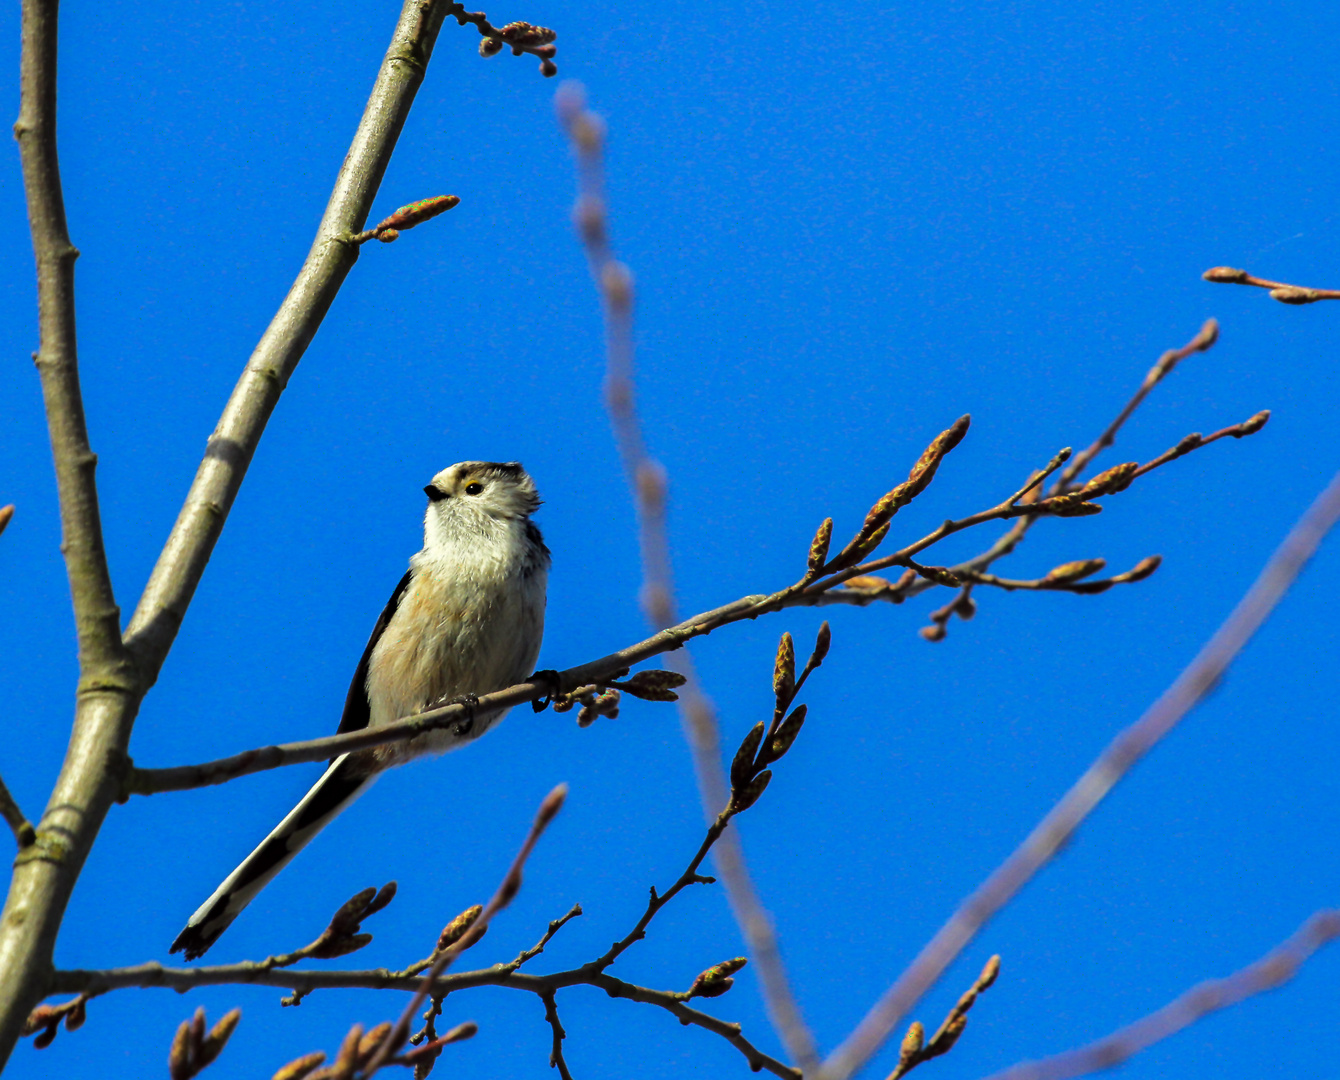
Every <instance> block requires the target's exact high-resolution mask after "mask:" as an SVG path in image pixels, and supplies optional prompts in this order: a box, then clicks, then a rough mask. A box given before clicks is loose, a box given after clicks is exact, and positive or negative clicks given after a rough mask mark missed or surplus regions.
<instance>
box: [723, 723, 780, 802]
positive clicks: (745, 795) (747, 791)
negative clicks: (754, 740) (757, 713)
mask: <svg viewBox="0 0 1340 1080" xmlns="http://www.w3.org/2000/svg"><path fill="white" fill-rule="evenodd" d="M760 726H762V725H760ZM771 780H772V772H771V770H768V769H764V770H763V772H761V773H759V774H758V775H757V776H756V777H754V778H753V779H752V780H750V781H749V783H748V784H747V785H746V786H745V788H744V790H743V791H738V790H737V791H735V792H733V793H732V794H731V809H733V810H734V811H735V812H736V813H737V814H739V813H743V812H744V811H745V810H748V809H749V808H750V807H751V806H753V805H754V803H756V802H758V799H759V796H760V795H762V794H763V792H764V791H765V790H767V787H768V783H769V781H771Z"/></svg>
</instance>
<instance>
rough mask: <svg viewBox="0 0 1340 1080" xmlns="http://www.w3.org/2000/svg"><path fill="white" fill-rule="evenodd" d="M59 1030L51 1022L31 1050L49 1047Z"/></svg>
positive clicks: (174, 1076) (56, 1025)
mask: <svg viewBox="0 0 1340 1080" xmlns="http://www.w3.org/2000/svg"><path fill="white" fill-rule="evenodd" d="M183 1026H186V1025H185V1022H184V1021H183ZM59 1030H60V1025H59V1024H58V1023H56V1022H52V1023H50V1024H48V1025H47V1026H46V1028H45V1030H43V1031H41V1032H39V1033H38V1034H37V1036H36V1037H35V1038H34V1039H33V1049H34V1050H45V1049H46V1048H47V1047H48V1046H50V1045H51V1044H52V1043H53V1042H55V1041H56V1032H57V1031H59ZM170 1062H171V1059H169V1063H170ZM172 1077H173V1080H176V1074H175V1073H173V1074H172Z"/></svg>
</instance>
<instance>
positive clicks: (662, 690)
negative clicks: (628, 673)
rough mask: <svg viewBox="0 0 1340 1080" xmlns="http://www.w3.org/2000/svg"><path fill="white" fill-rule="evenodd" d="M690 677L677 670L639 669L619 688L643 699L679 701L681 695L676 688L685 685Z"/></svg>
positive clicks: (620, 684)
mask: <svg viewBox="0 0 1340 1080" xmlns="http://www.w3.org/2000/svg"><path fill="white" fill-rule="evenodd" d="M686 682H688V679H686V678H685V677H684V676H683V675H681V674H679V672H677V671H662V670H660V669H652V670H650V671H639V672H638V673H637V674H636V675H634V676H633V677H632V678H631V679H629V680H628V681H627V682H621V683H619V689H621V690H624V691H626V692H627V693H630V694H632V695H633V697H635V698H641V699H642V700H643V701H678V700H679V695H678V694H676V693H675V691H674V688H675V687H679V686H683V685H684V684H685V683H686Z"/></svg>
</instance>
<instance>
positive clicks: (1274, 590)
mask: <svg viewBox="0 0 1340 1080" xmlns="http://www.w3.org/2000/svg"><path fill="white" fill-rule="evenodd" d="M1337 520H1340V473H1337V474H1336V476H1335V477H1334V478H1333V479H1332V480H1331V483H1330V485H1329V486H1328V487H1327V488H1326V490H1325V491H1323V492H1322V493H1321V494H1320V495H1319V496H1318V497H1317V499H1316V501H1315V502H1313V504H1312V506H1311V507H1309V508H1308V510H1307V512H1306V513H1305V514H1304V515H1303V517H1302V519H1301V520H1300V521H1299V522H1298V524H1297V525H1295V526H1294V528H1293V530H1292V531H1291V532H1290V533H1289V535H1288V536H1287V537H1286V538H1285V540H1284V542H1283V543H1282V544H1280V546H1279V548H1277V549H1276V551H1275V553H1274V554H1273V555H1272V556H1271V557H1270V561H1269V562H1268V563H1267V564H1266V566H1265V569H1263V570H1262V571H1261V574H1260V576H1259V577H1258V578H1257V579H1256V581H1255V582H1254V583H1253V585H1252V587H1251V589H1250V590H1248V592H1247V595H1246V596H1244V597H1243V599H1242V600H1241V601H1240V602H1239V604H1238V606H1237V607H1236V608H1234V610H1233V613H1232V614H1231V615H1229V617H1228V618H1227V619H1226V620H1225V621H1224V623H1223V625H1221V626H1220V627H1219V629H1218V630H1217V631H1216V632H1215V634H1214V636H1213V637H1212V638H1211V639H1210V640H1209V642H1208V643H1207V644H1206V645H1205V647H1204V648H1202V649H1201V651H1200V653H1199V654H1198V655H1197V656H1196V658H1195V659H1194V660H1193V661H1192V662H1191V664H1189V665H1188V666H1187V668H1186V669H1185V670H1184V671H1183V672H1182V674H1181V675H1179V676H1178V677H1177V679H1176V681H1174V683H1173V684H1172V686H1170V687H1169V688H1168V689H1167V690H1166V691H1165V692H1164V694H1163V695H1162V696H1161V697H1160V698H1159V699H1158V701H1156V702H1155V703H1154V704H1153V705H1152V706H1151V707H1150V709H1149V710H1148V711H1147V712H1146V713H1145V714H1144V716H1142V717H1141V718H1140V719H1139V720H1138V721H1136V722H1135V723H1134V724H1132V725H1131V726H1130V727H1128V728H1127V729H1126V730H1124V731H1122V732H1121V733H1120V734H1119V735H1118V736H1117V737H1116V738H1115V739H1113V740H1112V742H1111V743H1109V744H1108V746H1107V748H1106V749H1105V750H1104V751H1103V752H1102V754H1101V755H1099V757H1098V759H1097V760H1096V761H1095V762H1094V763H1093V764H1092V765H1091V766H1090V767H1089V768H1088V770H1087V771H1086V772H1085V773H1084V775H1083V776H1081V777H1080V778H1079V780H1078V781H1077V782H1076V783H1075V784H1074V786H1073V787H1071V789H1070V790H1069V791H1068V792H1066V794H1065V795H1064V796H1063V797H1062V799H1061V801H1060V802H1058V803H1057V804H1056V806H1055V807H1054V808H1053V809H1052V810H1051V811H1050V812H1049V813H1048V814H1047V816H1046V817H1044V818H1043V819H1042V821H1041V822H1040V823H1039V824H1038V825H1037V827H1036V828H1034V829H1033V831H1032V832H1031V833H1030V834H1029V836H1028V838H1027V839H1026V840H1025V841H1024V842H1023V843H1022V844H1021V845H1020V846H1019V847H1018V848H1017V849H1015V851H1014V852H1013V853H1012V854H1011V855H1010V856H1009V858H1007V859H1006V860H1005V862H1003V863H1002V864H1001V865H1000V866H999V867H998V868H997V869H996V870H995V871H994V872H992V874H991V875H990V877H988V878H987V880H986V881H985V882H983V883H982V885H981V886H979V887H978V889H977V890H976V891H975V892H974V893H973V894H972V895H971V896H970V897H968V899H967V900H965V901H964V902H963V904H962V905H961V906H960V907H959V909H958V911H956V912H955V913H954V915H953V916H952V917H951V918H950V920H949V921H948V922H947V923H946V924H945V925H944V926H943V927H941V929H940V930H939V931H938V932H937V933H936V935H935V937H934V938H932V939H931V941H930V942H929V943H928V944H927V945H926V946H925V948H923V949H922V950H921V953H920V954H919V955H918V956H917V958H916V959H915V960H914V961H913V962H912V964H911V966H910V967H908V968H907V970H905V971H904V972H903V973H902V974H901V975H900V976H899V977H898V979H897V980H896V981H895V982H894V984H893V985H892V986H891V987H890V988H889V989H888V990H887V991H886V992H885V993H884V995H883V997H881V998H880V1000H879V1001H878V1002H876V1004H875V1005H874V1006H873V1007H872V1008H871V1010H870V1011H869V1013H867V1014H866V1016H865V1018H864V1019H863V1020H862V1021H861V1022H860V1024H859V1025H858V1026H857V1028H856V1030H855V1031H853V1032H852V1034H851V1035H850V1036H848V1037H847V1039H846V1040H844V1042H843V1043H842V1045H840V1046H839V1047H838V1048H837V1049H836V1050H835V1051H833V1053H832V1054H831V1055H830V1056H829V1057H828V1058H827V1059H826V1060H825V1061H824V1063H823V1069H822V1072H821V1073H820V1076H821V1077H822V1080H846V1078H847V1077H849V1076H851V1075H852V1074H853V1073H854V1072H855V1071H856V1070H857V1069H859V1068H860V1067H861V1066H862V1065H863V1064H864V1063H865V1062H866V1061H868V1060H869V1059H870V1057H871V1055H872V1054H874V1053H875V1051H876V1050H877V1049H878V1048H879V1047H880V1046H881V1045H882V1044H883V1042H884V1040H885V1039H887V1038H888V1036H889V1034H890V1032H892V1031H893V1029H894V1028H895V1027H896V1026H897V1025H898V1023H899V1022H900V1021H901V1020H902V1018H903V1017H904V1016H905V1015H906V1014H907V1011H908V1010H909V1009H910V1008H911V1007H912V1005H913V1004H915V1003H916V1002H917V1001H918V1000H920V998H921V996H922V995H923V994H924V993H925V992H926V991H927V990H928V989H929V988H930V987H931V986H932V985H933V984H934V983H935V981H936V980H937V979H939V977H940V976H941V975H942V974H943V973H944V970H945V968H946V967H948V966H949V964H950V963H952V962H953V960H954V959H955V958H956V957H957V956H958V955H959V953H961V952H962V951H963V949H964V947H965V946H966V945H967V944H968V942H969V941H971V940H972V939H973V937H975V936H976V934H977V932H978V931H979V930H980V929H981V928H982V927H983V926H984V925H985V924H986V922H987V921H988V920H989V919H990V918H992V916H994V915H995V913H996V912H997V911H999V910H1000V909H1001V908H1002V907H1003V906H1004V905H1005V904H1007V903H1008V902H1009V901H1010V900H1011V899H1013V897H1014V896H1015V895H1016V894H1017V893H1018V892H1019V890H1020V889H1022V888H1023V887H1024V885H1025V884H1026V883H1027V882H1028V881H1029V880H1030V879H1031V878H1032V877H1033V876H1034V875H1035V874H1036V873H1037V872H1038V870H1040V869H1041V868H1042V867H1043V866H1044V865H1045V864H1046V863H1047V862H1049V861H1050V860H1051V858H1052V857H1053V856H1054V855H1055V854H1056V852H1057V851H1058V850H1059V849H1060V848H1061V846H1062V845H1063V844H1064V843H1065V842H1066V841H1067V840H1069V839H1070V837H1071V836H1073V835H1074V833H1075V831H1076V830H1077V829H1078V828H1079V826H1080V825H1081V824H1082V823H1083V821H1084V819H1085V818H1087V817H1088V816H1089V814H1090V813H1091V812H1092V811H1093V809H1094V807H1096V806H1097V805H1098V804H1099V803H1100V802H1102V800H1103V799H1104V798H1105V797H1106V796H1107V794H1108V792H1110V791H1111V790H1112V788H1113V787H1114V786H1116V784H1117V783H1118V782H1119V781H1120V780H1121V779H1122V778H1123V777H1124V776H1125V775H1126V774H1127V773H1128V772H1129V771H1130V769H1131V768H1132V766H1134V765H1135V763H1136V762H1137V761H1139V760H1140V759H1141V758H1142V757H1144V756H1145V755H1146V754H1147V753H1149V751H1150V750H1152V749H1153V748H1154V747H1155V746H1156V745H1157V744H1158V742H1159V741H1160V740H1161V739H1162V738H1163V737H1164V736H1165V735H1167V734H1168V732H1169V731H1171V730H1172V729H1173V727H1175V726H1176V725H1177V724H1178V723H1179V722H1180V721H1181V720H1182V718H1183V717H1185V716H1186V714H1187V713H1188V712H1189V711H1190V710H1191V709H1192V708H1193V707H1194V706H1195V705H1196V704H1197V703H1198V702H1199V701H1200V700H1201V699H1202V698H1203V697H1204V696H1205V695H1206V694H1207V693H1209V691H1210V690H1211V688H1213V687H1214V686H1215V685H1216V684H1217V683H1218V682H1219V680H1220V679H1221V678H1222V677H1223V675H1224V672H1225V671H1226V670H1227V669H1228V666H1229V665H1230V664H1231V663H1232V662H1233V659H1234V658H1235V657H1236V656H1237V654H1238V653H1239V652H1241V651H1242V649H1243V647H1244V646H1245V645H1246V644H1247V642H1248V641H1250V640H1251V638H1252V636H1253V635H1254V634H1255V633H1256V631H1257V630H1258V629H1260V627H1261V625H1262V623H1264V622H1265V620H1266V618H1267V617H1268V616H1269V614H1270V613H1271V611H1273V610H1274V608H1275V605H1276V604H1278V603H1279V601H1280V600H1281V599H1282V598H1283V596H1284V594H1285V592H1287V591H1288V589H1289V586H1290V585H1292V584H1293V582H1294V581H1295V580H1296V579H1297V577H1298V575H1299V574H1300V573H1301V572H1302V570H1303V567H1304V566H1305V565H1306V564H1307V562H1308V560H1309V559H1311V557H1312V555H1313V554H1314V553H1315V552H1316V550H1317V546H1318V545H1319V544H1320V543H1321V540H1322V538H1323V537H1324V536H1325V535H1326V533H1327V532H1329V531H1330V529H1331V528H1332V526H1334V525H1335V523H1336V521H1337Z"/></svg>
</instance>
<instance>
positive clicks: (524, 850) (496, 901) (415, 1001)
mask: <svg viewBox="0 0 1340 1080" xmlns="http://www.w3.org/2000/svg"><path fill="white" fill-rule="evenodd" d="M567 796H568V785H567V784H559V785H558V787H556V788H554V790H553V791H551V792H549V794H548V795H546V796H545V797H544V800H543V801H542V802H541V803H540V808H539V809H538V810H537V811H536V812H535V820H534V821H533V822H531V826H530V832H528V833H527V834H526V839H525V840H524V841H523V842H522V844H521V849H520V850H519V851H518V852H517V853H516V857H515V858H514V859H513V860H512V865H511V866H510V867H508V868H507V873H506V874H505V875H504V876H503V879H502V882H501V884H499V886H498V889H497V891H496V892H495V893H494V894H493V896H492V897H491V898H490V899H489V902H488V903H487V904H485V905H484V910H483V912H482V913H481V914H480V916H479V918H478V919H475V920H474V921H473V922H472V923H471V924H470V926H469V927H467V928H466V931H465V933H463V934H462V935H461V936H460V937H459V938H458V939H457V940H456V941H454V942H452V944H450V945H448V946H447V947H446V948H445V949H443V950H441V951H440V952H439V953H438V954H437V958H436V959H435V960H434V961H433V966H432V967H430V968H429V969H428V972H427V973H426V974H425V975H424V976H423V980H422V981H421V982H420V984H419V988H418V990H417V991H416V992H415V994H414V997H412V998H411V999H410V1003H409V1004H408V1005H406V1006H405V1009H404V1011H403V1012H402V1013H401V1014H400V1019H399V1020H397V1021H396V1023H395V1027H394V1028H392V1029H391V1034H390V1036H389V1037H388V1038H387V1039H386V1041H385V1042H383V1043H382V1045H381V1048H380V1049H379V1050H378V1052H377V1054H376V1056H374V1057H373V1058H372V1060H371V1061H369V1062H368V1064H367V1065H366V1066H365V1067H364V1070H363V1077H364V1078H365V1080H366V1078H367V1077H370V1076H372V1075H373V1074H375V1073H376V1072H377V1070H378V1069H379V1068H380V1067H381V1066H382V1065H384V1064H386V1061H387V1059H388V1058H389V1057H390V1056H391V1055H392V1054H394V1053H395V1052H396V1051H398V1050H399V1049H400V1048H401V1047H402V1046H404V1045H405V1042H406V1041H407V1040H408V1039H409V1031H410V1025H411V1024H412V1023H413V1022H414V1014H415V1013H416V1012H418V1010H419V1006H420V1005H422V1004H423V1002H424V999H425V998H426V997H428V995H429V993H430V992H432V991H433V989H434V985H433V984H434V983H435V982H436V981H437V978H438V976H440V975H441V974H442V973H443V972H444V971H446V970H447V968H448V967H450V966H451V963H452V961H454V960H455V959H456V957H458V956H460V954H461V953H463V952H464V951H465V950H466V949H468V948H469V947H470V946H471V945H473V944H474V943H475V942H476V941H478V940H479V939H480V938H482V937H483V936H484V934H485V933H486V932H487V931H488V928H489V923H490V922H491V921H492V919H493V916H495V915H497V914H498V912H500V911H502V909H503V908H505V907H507V905H508V904H510V903H511V902H512V900H513V899H514V898H515V897H516V894H517V893H518V892H519V891H520V890H521V871H522V869H523V868H524V867H525V865H526V860H527V859H528V858H530V853H531V852H532V851H534V850H535V845H536V844H537V843H539V840H540V837H541V836H542V835H543V834H544V830H545V829H547V828H548V827H549V823H550V822H551V821H553V820H554V818H555V817H556V816H557V815H558V812H559V810H561V809H562V808H563V800H564V799H566V798H567Z"/></svg>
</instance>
